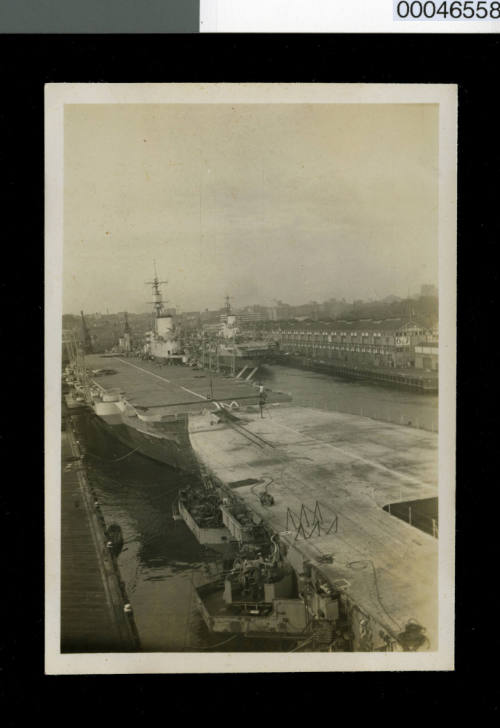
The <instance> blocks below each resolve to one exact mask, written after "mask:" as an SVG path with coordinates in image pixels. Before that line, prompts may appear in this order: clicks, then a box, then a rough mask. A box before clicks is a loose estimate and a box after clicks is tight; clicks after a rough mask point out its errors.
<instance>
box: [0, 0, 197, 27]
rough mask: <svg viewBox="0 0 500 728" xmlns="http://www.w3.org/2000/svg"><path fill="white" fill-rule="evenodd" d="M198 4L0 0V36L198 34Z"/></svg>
mask: <svg viewBox="0 0 500 728" xmlns="http://www.w3.org/2000/svg"><path fill="white" fill-rule="evenodd" d="M199 6H200V0H0V33H198V32H199V29H200V28H199V22H200V20H199V19H200V7H199Z"/></svg>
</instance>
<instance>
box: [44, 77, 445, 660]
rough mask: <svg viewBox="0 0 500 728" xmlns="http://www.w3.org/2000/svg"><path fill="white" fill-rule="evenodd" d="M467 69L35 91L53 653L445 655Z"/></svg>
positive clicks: (77, 656) (144, 656)
mask: <svg viewBox="0 0 500 728" xmlns="http://www.w3.org/2000/svg"><path fill="white" fill-rule="evenodd" d="M456 124H457V102H456V87H455V86H443V85H378V84H377V85H375V84H374V85H369V84H368V85H361V84H360V85H357V84H343V85H338V84H332V85H329V84H204V85H198V84H151V85H148V84H135V85H134V84H131V85H128V84H115V85H114V84H50V85H48V86H47V87H46V205H47V207H46V302H47V305H46V357H47V358H46V361H47V366H46V372H47V375H46V513H45V519H46V644H47V647H46V671H47V672H48V673H51V674H63V673H90V674H92V673H106V672H108V673H127V672H128V673H141V672H142V673H144V672H160V673H161V672H267V671H277V672H285V671H302V670H303V671H328V670H331V671H339V670H346V671H356V670H360V671H361V670H451V669H453V633H454V620H453V611H454V602H453V594H454V586H453V584H454V492H455V484H454V457H455V455H454V447H455V313H456V311H455V297H456Z"/></svg>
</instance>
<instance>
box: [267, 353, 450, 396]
mask: <svg viewBox="0 0 500 728" xmlns="http://www.w3.org/2000/svg"><path fill="white" fill-rule="evenodd" d="M274 362H275V363H276V364H281V365H284V366H291V367H297V368H299V369H310V370H311V371H315V372H320V373H322V374H332V375H335V376H341V377H346V378H348V379H366V380H369V381H373V382H380V383H381V384H389V385H394V386H398V387H404V388H408V389H416V390H418V391H421V392H428V393H436V392H437V391H438V388H439V384H438V375H437V372H427V371H423V370H418V369H398V368H392V369H389V368H387V367H378V368H376V369H370V368H367V367H362V366H359V367H357V366H349V365H347V364H343V363H341V362H335V361H322V360H320V359H317V358H312V357H296V356H287V355H283V354H282V355H278V356H276V357H275V358H274Z"/></svg>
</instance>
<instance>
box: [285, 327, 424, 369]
mask: <svg viewBox="0 0 500 728" xmlns="http://www.w3.org/2000/svg"><path fill="white" fill-rule="evenodd" d="M272 334H273V336H274V338H275V339H276V341H277V342H278V343H279V345H280V349H281V351H282V352H284V353H289V354H291V355H299V356H307V357H312V358H314V359H317V360H320V361H325V362H329V361H330V362H338V363H342V364H343V365H344V366H352V367H357V366H359V367H366V368H372V367H385V368H391V367H394V368H408V367H414V366H416V351H415V347H416V346H417V345H421V344H426V343H430V342H435V341H436V340H437V334H436V332H435V331H433V330H430V329H427V328H425V327H423V326H422V325H420V324H419V323H418V322H416V321H414V320H412V319H404V318H387V319H382V320H372V319H359V320H354V321H348V320H338V321H333V322H331V323H324V322H318V323H315V322H307V323H306V322H298V323H297V324H293V323H287V324H286V328H285V327H283V328H281V327H280V328H276V329H274V330H273V332H272ZM424 368H427V367H424ZM436 368H437V365H436Z"/></svg>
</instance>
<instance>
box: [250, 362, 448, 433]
mask: <svg viewBox="0 0 500 728" xmlns="http://www.w3.org/2000/svg"><path fill="white" fill-rule="evenodd" d="M261 381H262V383H263V384H265V386H266V387H269V388H270V389H275V390H280V391H281V392H286V393H289V394H291V395H292V397H293V403H294V404H297V405H300V406H302V407H315V408H317V409H326V410H329V411H335V412H346V413H348V414H352V415H361V416H362V417H372V418H373V419H375V420H382V421H383V422H393V423H395V424H398V425H407V426H411V427H418V428H421V429H423V430H430V431H432V432H437V431H438V397H437V395H436V394H429V393H423V392H414V391H412V390H406V389H404V388H401V389H400V388H396V387H391V386H390V385H383V384H374V383H373V382H369V381H368V380H359V379H356V380H349V379H345V378H342V377H334V376H331V375H329V374H319V373H316V372H309V371H303V370H301V369H294V368H291V367H283V366H272V367H266V368H265V369H263V370H262V373H261Z"/></svg>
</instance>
